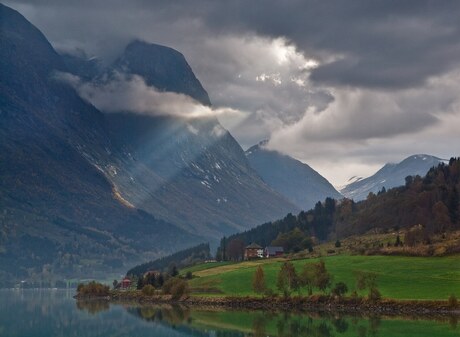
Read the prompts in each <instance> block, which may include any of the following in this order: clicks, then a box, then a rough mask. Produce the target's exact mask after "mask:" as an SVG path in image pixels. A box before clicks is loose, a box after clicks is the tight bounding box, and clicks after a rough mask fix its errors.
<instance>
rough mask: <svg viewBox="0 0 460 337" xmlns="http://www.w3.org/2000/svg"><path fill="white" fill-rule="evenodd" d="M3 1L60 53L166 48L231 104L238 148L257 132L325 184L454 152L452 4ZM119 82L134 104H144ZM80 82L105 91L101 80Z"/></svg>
mask: <svg viewBox="0 0 460 337" xmlns="http://www.w3.org/2000/svg"><path fill="white" fill-rule="evenodd" d="M6 4H7V5H10V6H11V7H13V8H15V9H17V10H19V11H20V12H21V13H22V14H23V15H24V16H25V17H26V18H27V19H29V20H30V21H31V22H32V23H33V24H35V25H37V27H38V28H39V29H41V30H42V31H43V33H44V34H45V35H46V36H47V38H48V39H49V40H50V41H51V42H52V44H53V46H54V47H55V48H57V49H58V50H61V51H67V52H75V51H76V48H81V49H83V50H85V51H86V52H87V54H88V55H90V56H93V55H95V56H100V57H102V59H103V60H104V61H105V62H110V61H111V60H113V59H114V58H115V57H117V56H118V55H120V53H121V50H122V49H123V48H124V46H125V45H126V44H127V43H129V42H130V41H131V40H133V39H135V38H137V39H143V40H146V41H148V42H154V43H158V44H163V45H167V46H169V47H172V48H175V49H177V50H179V51H180V52H182V53H183V54H184V55H185V57H186V59H187V61H188V62H189V63H190V65H191V66H192V68H193V71H194V72H195V74H196V75H197V76H198V78H199V79H200V81H201V82H202V84H203V86H204V87H205V88H206V89H207V90H208V92H209V95H210V98H211V101H212V102H213V105H214V106H215V107H217V108H219V107H230V108H231V109H234V112H235V113H237V114H239V118H234V117H233V115H234V114H228V113H223V114H221V115H219V120H220V121H221V122H222V123H223V125H224V126H226V127H227V128H229V130H230V131H231V132H232V133H233V134H234V135H235V136H236V138H237V139H238V141H239V142H240V144H241V145H242V146H243V147H248V146H250V145H253V144H254V143H256V142H258V141H260V140H262V139H266V138H271V141H270V143H269V146H270V147H272V148H273V149H277V150H279V151H282V152H285V153H288V154H291V155H293V156H294V157H296V158H298V159H301V160H303V161H306V162H307V163H309V164H312V165H313V167H314V168H316V169H318V170H319V171H320V172H321V173H323V174H326V177H327V178H329V179H331V180H332V181H333V183H336V184H337V183H340V182H341V181H346V180H348V178H349V177H350V176H352V175H367V174H369V173H372V171H375V170H376V169H378V167H379V166H380V165H383V164H384V163H385V162H387V161H394V162H396V161H400V160H401V159H402V158H404V157H406V156H408V155H410V154H414V153H430V154H434V155H437V156H439V157H449V156H452V155H459V153H458V150H459V148H458V144H459V143H460V133H458V130H457V129H458V125H460V124H459V123H460V98H459V95H458V92H459V91H460V57H459V56H460V20H459V18H460V1H449V0H446V1H429V0H397V1H396V0H349V1H348V0H336V1H327V0H302V1H300V0H286V1H280V0H250V1H249V0H230V1H218V0H178V1H156V0H130V1H126V0H106V1H94V0H78V1H77V0H76V1H70V0H69V1H64V0H8V1H6ZM125 84H126V83H125ZM127 84H129V88H130V89H133V88H135V89H142V90H131V91H130V92H131V93H133V95H134V94H135V95H140V94H142V97H138V96H135V97H137V98H136V100H137V99H139V102H147V104H150V102H152V100H153V101H154V102H157V101H158V99H157V98H158V97H156V94H155V93H154V92H153V93H152V92H151V90H150V89H149V88H144V87H142V86H135V87H133V83H127ZM90 89H91V90H93V89H94V90H99V91H97V93H99V96H97V97H98V98H101V99H102V98H107V101H112V98H111V97H108V96H106V93H107V90H105V89H111V88H90ZM144 89H145V90H144ZM101 90H102V91H101ZM108 92H109V93H110V90H108ZM166 98H168V97H166ZM161 99H163V97H161ZM166 101H167V100H166ZM103 102H104V101H103ZM161 102H163V100H161ZM96 103H101V101H98V102H95V104H96ZM155 104H157V103H155ZM138 108H140V110H145V109H143V107H142V106H141V107H138Z"/></svg>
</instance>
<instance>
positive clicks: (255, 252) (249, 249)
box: [244, 243, 264, 260]
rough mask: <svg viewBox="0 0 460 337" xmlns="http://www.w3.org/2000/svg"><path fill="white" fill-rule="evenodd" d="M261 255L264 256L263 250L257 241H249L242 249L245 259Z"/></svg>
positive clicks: (260, 256)
mask: <svg viewBox="0 0 460 337" xmlns="http://www.w3.org/2000/svg"><path fill="white" fill-rule="evenodd" d="M262 257H264V250H263V248H262V247H261V246H259V245H258V244H257V243H251V244H250V245H249V246H246V248H245V249H244V259H245V260H251V259H258V258H262Z"/></svg>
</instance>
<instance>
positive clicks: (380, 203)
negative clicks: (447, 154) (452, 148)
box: [216, 158, 460, 260]
mask: <svg viewBox="0 0 460 337" xmlns="http://www.w3.org/2000/svg"><path fill="white" fill-rule="evenodd" d="M459 191H460V158H451V159H450V160H449V163H448V164H445V163H440V164H439V165H438V166H436V167H433V168H431V169H430V170H429V171H428V172H427V174H426V175H425V176H424V177H420V176H408V177H406V181H405V185H403V186H400V187H395V188H392V189H389V190H386V189H385V188H383V189H382V190H381V191H380V192H379V193H377V194H374V193H369V195H368V197H367V199H366V200H363V201H360V202H354V201H353V200H352V199H347V198H343V199H342V200H334V199H331V198H326V200H325V201H324V202H318V203H317V204H316V205H315V207H314V208H313V209H311V210H308V211H302V212H300V213H299V214H297V215H293V214H291V213H289V214H288V215H286V216H285V217H284V218H283V219H280V220H277V221H273V222H267V223H265V224H262V225H260V226H257V227H255V228H253V229H250V230H247V231H244V232H242V233H237V234H234V235H231V236H229V237H224V238H222V239H221V242H220V245H219V247H218V250H217V255H216V258H217V259H218V260H241V259H242V257H243V252H244V247H245V246H246V245H248V244H249V243H251V242H256V243H258V244H259V245H261V246H268V245H276V246H282V247H283V248H284V250H285V252H297V251H300V250H304V249H309V250H312V249H313V245H314V244H315V242H317V241H324V240H327V239H334V240H338V239H340V238H344V237H347V236H350V235H360V234H364V233H366V232H368V231H369V230H382V231H387V230H398V229H403V228H404V229H411V228H414V226H415V228H414V230H411V231H408V233H407V234H408V235H407V236H406V238H405V242H404V244H407V245H416V244H419V243H423V242H425V243H428V242H429V241H430V236H432V235H434V234H440V233H448V232H449V231H452V230H457V229H460V194H459ZM338 242H340V241H338ZM398 244H401V245H402V244H403V242H401V241H400V242H399V243H398Z"/></svg>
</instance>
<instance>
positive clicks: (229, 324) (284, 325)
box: [127, 306, 459, 337]
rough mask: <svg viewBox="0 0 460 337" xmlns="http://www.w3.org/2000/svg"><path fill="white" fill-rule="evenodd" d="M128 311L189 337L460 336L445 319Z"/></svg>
mask: <svg viewBox="0 0 460 337" xmlns="http://www.w3.org/2000/svg"><path fill="white" fill-rule="evenodd" d="M127 311H128V312H129V313H130V314H132V315H135V316H137V317H138V318H140V319H143V320H146V321H149V322H152V323H160V324H166V325H169V326H170V327H171V328H174V329H178V330H180V331H183V332H186V333H187V334H188V335H190V336H192V335H194V336H195V335H205V336H238V337H241V336H251V337H252V336H253V337H267V336H274V337H275V336H276V337H300V336H303V337H304V336H311V337H334V336H342V335H343V336H358V337H379V336H381V337H393V336H404V337H412V336H413V337H415V336H417V337H421V336H430V337H432V336H436V337H443V336H449V337H450V336H457V337H458V336H459V331H458V330H457V325H456V322H457V321H456V319H455V318H454V317H445V318H441V321H433V320H423V319H420V320H410V319H406V318H405V319H402V318H394V317H393V318H385V319H383V318H382V317H379V316H371V317H361V316H342V315H330V314H321V313H316V314H311V313H310V314H306V313H274V312H260V311H235V310H223V309H218V308H208V309H203V308H201V309H199V308H193V309H191V308H187V307H181V306H143V307H130V308H127ZM453 322H455V323H453Z"/></svg>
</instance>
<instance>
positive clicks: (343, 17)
mask: <svg viewBox="0 0 460 337" xmlns="http://www.w3.org/2000/svg"><path fill="white" fill-rule="evenodd" d="M14 3H22V4H30V5H32V6H35V7H46V8H47V9H48V10H49V11H53V10H55V11H56V12H55V13H56V15H55V16H56V17H55V18H54V19H55V20H57V21H59V20H63V21H65V20H68V19H69V15H70V16H71V15H72V12H73V13H75V15H78V17H79V20H81V26H80V27H74V29H76V30H77V31H78V30H79V29H81V30H83V31H85V27H84V25H85V24H88V23H89V24H90V25H97V22H94V19H91V18H92V17H93V18H94V16H95V15H96V16H98V17H99V18H98V19H99V20H100V22H101V24H102V23H104V24H105V25H106V29H108V28H109V27H110V28H112V29H113V30H114V31H119V28H120V27H123V29H125V30H126V32H125V34H124V35H125V36H124V37H125V38H128V37H129V35H130V33H132V32H130V30H131V28H132V27H129V26H128V27H126V26H125V25H124V23H126V22H127V21H126V20H128V21H129V17H130V16H135V17H137V18H138V19H137V20H138V22H139V23H142V24H144V25H150V26H152V25H154V26H155V27H157V28H159V29H161V28H160V27H161V25H166V24H167V23H174V24H175V27H176V28H177V27H178V26H180V24H181V22H186V23H187V24H189V25H192V24H193V22H195V24H196V25H202V26H203V27H204V30H205V31H206V32H207V34H221V33H224V34H228V33H250V32H253V33H257V34H259V35H262V36H270V37H279V36H285V37H286V38H287V39H289V40H291V41H292V42H293V43H294V44H295V45H297V47H298V48H300V49H301V50H302V51H305V52H306V53H308V54H309V55H311V56H314V57H317V58H319V59H323V60H325V61H327V60H328V59H329V62H323V63H322V64H321V66H320V67H318V68H317V69H315V70H314V71H313V73H312V75H311V78H312V79H313V80H314V81H316V82H318V83H326V84H334V85H349V86H357V87H376V88H379V87H381V88H387V89H391V88H401V87H412V86H416V85H421V84H423V83H424V81H425V80H426V79H427V78H429V77H431V76H434V75H439V74H442V73H445V72H447V71H449V70H450V69H452V68H453V67H455V66H457V65H458V64H459V60H460V58H459V57H458V55H460V39H459V36H460V20H459V18H460V2H459V1H430V0H412V1H400V0H394V1H391V0H380V1H369V0H358V1H356V0H355V1H317V0H310V1H304V0H303V1H300V0H288V1H278V0H256V1H247V0H234V1H216V0H195V1H142V0H137V1H120V0H113V1H89V0H83V1H73V2H72V1H66V2H64V1H58V0H48V1H46V0H45V1H41V0H38V1H27V0H25V1H21V0H19V1H14ZM58 9H59V10H62V9H67V15H63V17H62V18H59V17H57V16H58V15H59V14H58V11H57V10H58ZM61 13H62V12H61ZM85 14H86V15H87V18H85V17H84V15H85ZM70 20H71V19H70ZM155 22H156V24H155ZM164 27H165V28H166V26H164ZM137 28H140V27H137ZM193 30H194V29H193V27H192V31H193ZM102 31H104V29H102ZM201 33H202V32H201ZM94 34H96V35H97V32H94ZM120 35H123V34H118V36H120ZM107 38H109V39H110V34H109V35H108V36H107ZM109 41H110V40H108V41H106V43H109Z"/></svg>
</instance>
